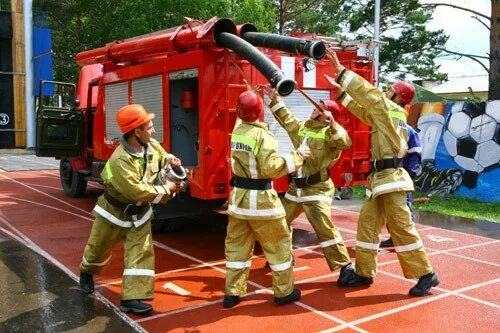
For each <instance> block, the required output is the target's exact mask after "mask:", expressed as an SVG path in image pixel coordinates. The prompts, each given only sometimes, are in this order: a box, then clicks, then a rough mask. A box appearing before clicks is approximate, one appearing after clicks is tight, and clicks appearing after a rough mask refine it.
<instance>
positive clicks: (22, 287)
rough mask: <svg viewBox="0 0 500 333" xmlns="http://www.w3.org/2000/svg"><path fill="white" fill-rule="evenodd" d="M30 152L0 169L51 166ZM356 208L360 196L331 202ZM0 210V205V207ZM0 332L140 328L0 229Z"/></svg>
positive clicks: (5, 154)
mask: <svg viewBox="0 0 500 333" xmlns="http://www.w3.org/2000/svg"><path fill="white" fill-rule="evenodd" d="M58 167H59V162H58V161H56V160H55V159H53V158H39V157H36V156H34V153H33V152H32V151H26V150H9V151H2V150H0V172H8V171H20V170H40V169H57V168H58ZM333 204H334V206H335V207H336V208H339V209H345V210H351V211H359V210H360V207H361V204H362V201H360V200H341V201H334V203H333ZM0 209H1V207H0ZM415 222H416V223H421V224H425V225H430V226H434V227H440V228H444V229H450V230H455V231H461V232H465V233H470V234H475V235H480V236H485V237H490V238H494V239H500V223H492V222H487V221H475V220H470V219H464V218H459V217H452V216H445V215H440V214H435V213H428V212H421V211H420V212H419V211H416V212H415ZM0 332H2V333H3V332H125V333H126V332H142V330H141V329H140V328H139V327H137V326H135V325H134V324H133V323H131V322H130V321H127V320H125V319H124V316H123V314H121V313H120V312H119V311H117V310H116V309H114V308H112V307H110V306H109V305H107V304H106V303H105V302H103V301H102V300H101V299H99V298H96V296H88V295H82V294H81V293H80V291H79V289H78V283H77V281H76V279H75V277H74V276H73V277H71V276H69V275H68V274H67V273H65V272H64V271H62V270H61V269H59V268H58V267H56V266H54V265H53V264H51V263H50V262H49V261H47V260H46V259H45V258H44V257H43V256H41V255H40V254H38V253H36V252H34V251H33V250H31V249H30V248H27V247H26V246H24V245H21V244H20V243H18V242H17V241H15V240H12V239H9V238H7V237H6V236H4V235H1V234H0Z"/></svg>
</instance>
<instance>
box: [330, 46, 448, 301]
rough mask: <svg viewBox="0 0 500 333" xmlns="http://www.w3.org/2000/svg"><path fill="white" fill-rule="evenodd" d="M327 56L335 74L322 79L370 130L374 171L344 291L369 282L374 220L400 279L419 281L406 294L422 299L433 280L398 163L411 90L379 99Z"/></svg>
mask: <svg viewBox="0 0 500 333" xmlns="http://www.w3.org/2000/svg"><path fill="white" fill-rule="evenodd" d="M327 56H328V58H329V59H330V62H331V63H332V65H333V66H334V67H335V69H336V73H337V75H336V80H334V79H333V78H331V77H329V76H327V75H325V77H326V79H327V80H328V81H329V82H330V83H331V84H332V85H333V86H335V87H337V88H341V89H339V94H338V100H339V101H340V102H341V103H342V105H343V106H345V107H347V108H348V109H349V111H351V112H352V113H353V114H354V115H355V116H356V117H358V118H359V119H360V120H362V121H363V122H365V123H366V124H368V125H370V126H372V132H371V153H372V159H373V161H372V163H373V169H374V170H373V172H372V174H371V175H370V177H369V183H368V186H367V200H366V201H365V202H364V204H363V207H362V209H361V212H360V215H359V219H358V230H357V237H356V239H357V242H356V267H355V274H354V277H353V278H352V279H351V280H349V281H348V282H347V286H349V287H356V286H359V285H364V284H365V285H367V284H371V283H373V278H374V276H375V274H376V270H377V250H378V247H379V233H380V224H379V221H380V220H381V219H382V218H383V219H385V221H386V223H387V226H388V229H389V232H390V234H391V237H392V240H393V242H394V245H395V250H396V252H397V255H398V259H399V262H400V264H401V268H402V269H403V274H404V276H405V277H406V278H408V279H411V278H418V279H419V280H418V283H417V284H416V285H415V286H414V287H412V288H411V289H410V291H409V294H410V295H412V296H424V295H427V294H428V293H429V291H430V289H431V288H432V287H434V286H436V285H438V283H439V279H438V276H437V274H436V273H434V272H433V270H432V267H431V264H430V262H429V259H428V258H427V254H426V252H425V249H424V246H423V244H422V240H421V239H420V236H419V235H418V232H417V230H416V229H415V225H414V224H413V221H412V219H411V212H410V209H409V208H408V205H407V203H406V193H407V192H408V191H413V181H412V179H411V178H410V175H409V174H408V172H407V171H406V170H405V169H404V168H403V164H402V159H403V157H405V156H406V154H407V150H408V146H407V142H408V131H407V126H406V111H405V110H404V105H405V104H406V103H409V102H410V101H411V99H412V98H413V94H414V90H413V87H412V86H411V85H409V84H408V83H406V82H403V81H399V82H397V83H395V84H394V85H393V86H392V87H391V89H390V90H389V91H388V92H387V93H386V94H385V95H384V94H383V93H382V92H381V91H380V90H378V89H377V88H375V87H374V86H372V85H371V84H370V83H369V82H367V81H366V80H364V79H363V78H362V77H360V76H358V75H357V74H355V73H354V72H352V71H349V70H347V69H346V68H345V67H344V66H342V65H341V64H340V62H339V60H338V58H337V55H336V54H335V52H334V51H333V50H331V49H329V50H327Z"/></svg>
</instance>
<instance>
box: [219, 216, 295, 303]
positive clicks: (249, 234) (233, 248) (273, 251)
mask: <svg viewBox="0 0 500 333" xmlns="http://www.w3.org/2000/svg"><path fill="white" fill-rule="evenodd" d="M256 240H258V241H259V243H260V246H261V247H262V250H263V251H264V255H265V256H266V259H267V261H268V262H269V265H270V267H271V269H272V279H273V291H274V296H276V297H284V296H287V295H289V294H290V293H291V292H292V291H293V269H292V264H291V263H292V262H291V260H292V253H291V237H290V231H289V229H288V226H287V224H286V221H285V218H280V219H273V220H242V219H238V218H235V217H233V216H229V224H228V226H227V236H226V240H225V256H226V290H225V293H226V295H242V294H245V293H246V292H247V281H248V275H249V272H250V264H251V263H250V258H251V257H252V255H253V248H254V244H255V241H256Z"/></svg>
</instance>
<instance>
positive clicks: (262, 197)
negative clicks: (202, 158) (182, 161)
mask: <svg viewBox="0 0 500 333" xmlns="http://www.w3.org/2000/svg"><path fill="white" fill-rule="evenodd" d="M263 110H264V104H263V101H262V99H261V98H260V97H259V96H258V95H257V94H256V93H254V92H252V91H245V92H243V93H242V94H241V95H240V96H239V98H238V104H237V115H238V117H239V119H238V120H237V122H236V125H235V127H234V129H233V133H232V135H231V165H232V171H233V174H234V177H233V179H232V180H231V183H232V185H233V189H232V191H231V193H230V195H229V206H228V211H227V214H228V215H229V224H228V227H227V236H226V241H225V256H226V269H227V271H226V290H225V297H224V302H223V306H224V307H225V308H231V307H233V306H235V305H236V304H238V303H239V301H240V295H242V294H245V293H246V290H247V280H248V274H249V272H250V266H251V258H252V255H253V248H254V244H255V241H256V240H258V241H259V243H260V245H261V247H262V249H263V251H264V254H265V256H266V259H267V261H268V262H269V264H270V267H271V270H272V284H273V291H274V301H275V302H276V303H277V304H280V305H281V304H286V303H291V302H295V301H297V300H299V299H300V290H299V289H294V287H293V285H294V283H293V266H292V254H291V237H290V230H289V228H288V226H287V223H286V220H285V210H284V209H283V206H282V205H281V201H280V199H279V197H278V195H277V193H276V191H275V190H274V189H273V187H272V183H271V179H272V178H277V177H281V176H284V175H287V174H289V173H291V172H294V171H295V170H296V169H297V168H298V167H300V166H301V165H302V163H303V160H304V158H305V157H307V156H308V155H309V153H310V151H309V149H308V148H307V147H302V148H300V149H298V150H296V151H294V152H292V153H290V154H287V155H285V156H279V155H278V153H277V149H278V143H277V141H276V139H275V138H274V135H273V134H272V133H271V132H270V131H269V129H268V125H267V124H266V123H264V122H260V121H258V120H259V117H260V116H261V114H262V111H263ZM240 120H241V121H240Z"/></svg>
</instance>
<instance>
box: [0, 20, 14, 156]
mask: <svg viewBox="0 0 500 333" xmlns="http://www.w3.org/2000/svg"><path fill="white" fill-rule="evenodd" d="M14 138H15V137H14V106H13V94H12V20H11V15H10V12H3V11H0V148H12V147H14V145H15V140H14Z"/></svg>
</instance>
